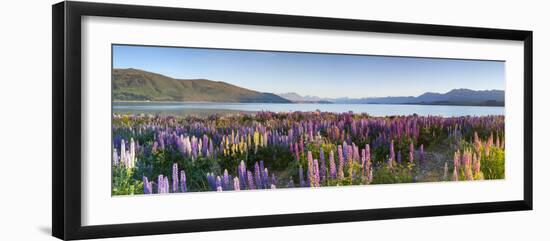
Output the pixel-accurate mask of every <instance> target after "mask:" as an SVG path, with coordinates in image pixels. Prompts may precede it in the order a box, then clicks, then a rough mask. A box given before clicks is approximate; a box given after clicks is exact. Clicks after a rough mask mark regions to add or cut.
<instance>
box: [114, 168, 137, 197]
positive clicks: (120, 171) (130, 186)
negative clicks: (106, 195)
mask: <svg viewBox="0 0 550 241" xmlns="http://www.w3.org/2000/svg"><path fill="white" fill-rule="evenodd" d="M112 172H113V175H112V177H113V181H112V188H111V195H132V194H143V182H142V181H140V180H141V179H134V177H133V172H134V170H133V169H127V168H125V167H123V166H113V167H112Z"/></svg>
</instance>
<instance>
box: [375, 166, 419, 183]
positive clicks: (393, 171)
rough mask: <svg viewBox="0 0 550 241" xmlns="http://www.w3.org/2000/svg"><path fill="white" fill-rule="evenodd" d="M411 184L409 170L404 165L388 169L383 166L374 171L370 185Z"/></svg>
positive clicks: (410, 172)
mask: <svg viewBox="0 0 550 241" xmlns="http://www.w3.org/2000/svg"><path fill="white" fill-rule="evenodd" d="M410 182H413V174H412V170H411V168H409V167H408V166H406V165H396V166H393V167H391V168H390V167H388V166H387V165H384V166H382V167H380V168H376V169H375V170H374V175H373V179H372V184H389V183H410Z"/></svg>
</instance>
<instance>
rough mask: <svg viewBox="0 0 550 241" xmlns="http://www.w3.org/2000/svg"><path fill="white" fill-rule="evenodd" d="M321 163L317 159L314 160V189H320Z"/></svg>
mask: <svg viewBox="0 0 550 241" xmlns="http://www.w3.org/2000/svg"><path fill="white" fill-rule="evenodd" d="M320 179H321V178H320V176H319V161H317V159H313V185H312V186H313V187H319V180H320Z"/></svg>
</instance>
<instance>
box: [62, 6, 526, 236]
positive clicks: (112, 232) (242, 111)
mask: <svg viewBox="0 0 550 241" xmlns="http://www.w3.org/2000/svg"><path fill="white" fill-rule="evenodd" d="M532 73H533V71H532V32H531V31H524V30H505V29H489V28H474V27H458V26H441V25H429V24H415V23H396V22H382V21H367V20H353V19H335V18H323V17H309V16H290V15H274V14H263V13H245V12H227V11H214V10H197V9H182V8H168V7H152V6H135V5H116V4H101V3H85V2H70V1H69V2H61V3H58V4H55V5H54V6H53V202H52V203H53V235H54V236H55V237H58V238H61V239H86V238H100V237H116V236H132V235H148V234H166V233H179V232H199V231H211V230H227V229H243V228H259V227H275V226H287V225H307V224H320V223H333V222H349V221H364V220H380V219H395V218H412V217H426V216H440V215H456V214H471V213H485V212H500V211H517V210H531V209H532V196H533V194H532V163H533V161H532V118H533V113H532V109H533V97H532V91H533V90H532Z"/></svg>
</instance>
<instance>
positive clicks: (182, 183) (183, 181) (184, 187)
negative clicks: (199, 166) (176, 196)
mask: <svg viewBox="0 0 550 241" xmlns="http://www.w3.org/2000/svg"><path fill="white" fill-rule="evenodd" d="M180 186H181V187H180V188H181V191H182V192H187V177H186V176H185V171H184V170H181V172H180Z"/></svg>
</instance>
